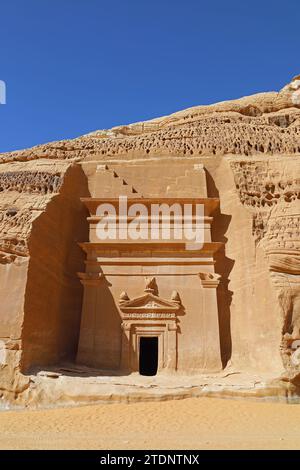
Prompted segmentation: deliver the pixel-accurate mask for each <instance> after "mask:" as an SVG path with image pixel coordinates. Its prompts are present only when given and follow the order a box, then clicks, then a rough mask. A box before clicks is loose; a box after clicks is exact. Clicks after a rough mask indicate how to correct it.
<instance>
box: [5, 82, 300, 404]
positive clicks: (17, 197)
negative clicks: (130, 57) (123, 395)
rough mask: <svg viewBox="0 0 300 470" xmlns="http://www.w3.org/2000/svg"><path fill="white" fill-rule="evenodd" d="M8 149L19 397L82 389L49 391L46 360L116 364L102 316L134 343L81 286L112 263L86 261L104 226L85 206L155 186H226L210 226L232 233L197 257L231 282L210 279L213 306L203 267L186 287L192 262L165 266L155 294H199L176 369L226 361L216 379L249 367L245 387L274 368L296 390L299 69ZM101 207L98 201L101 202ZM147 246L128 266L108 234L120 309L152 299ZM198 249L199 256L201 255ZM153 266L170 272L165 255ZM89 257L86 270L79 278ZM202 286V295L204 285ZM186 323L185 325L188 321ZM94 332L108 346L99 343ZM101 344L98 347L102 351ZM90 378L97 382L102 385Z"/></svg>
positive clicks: (10, 335) (8, 340)
mask: <svg viewBox="0 0 300 470" xmlns="http://www.w3.org/2000/svg"><path fill="white" fill-rule="evenodd" d="M0 162H1V165H0V191H1V195H0V290H1V309H0V362H1V363H0V389H1V391H2V393H3V396H4V398H5V399H9V400H11V401H13V400H14V399H15V398H16V397H17V401H19V402H20V403H25V402H27V401H28V400H29V401H30V403H38V402H39V400H40V401H41V402H43V403H44V402H45V401H46V402H47V400H48V401H50V402H51V400H54V399H53V396H54V395H55V400H58V401H59V400H60V398H59V397H62V395H68V391H66V385H65V383H64V386H63V388H62V390H63V391H62V392H61V395H59V394H58V395H57V393H58V392H57V388H56V391H55V394H54V395H53V394H52V395H51V393H52V392H49V396H48V398H47V399H45V396H47V393H46V391H45V390H44V389H43V387H45V389H47V383H48V382H47V380H48V379H47V380H45V381H44V382H43V380H42V379H41V378H39V379H38V380H35V379H34V377H37V376H36V372H37V371H38V370H41V369H44V370H46V369H50V368H51V367H52V368H53V367H58V368H59V367H60V368H61V367H62V365H63V364H64V363H68V364H70V363H71V364H73V365H74V364H75V362H76V360H77V364H80V365H81V366H82V365H83V366H84V365H86V366H90V367H94V368H95V370H97V368H98V369H99V367H102V366H103V365H104V366H105V364H106V365H107V366H108V364H109V361H108V362H106V361H105V360H104V359H103V358H104V356H103V355H105V354H108V355H109V354H111V350H108V349H107V347H108V346H107V344H104V343H103V338H102V336H101V331H105V332H106V333H105V334H106V335H108V336H107V338H110V340H109V341H111V342H110V343H109V342H108V344H112V345H113V348H114V351H115V354H121V353H120V351H121V349H120V348H121V346H120V345H119V343H118V341H121V340H120V339H119V337H121V336H120V335H121V333H118V334H114V333H113V331H115V330H113V329H114V328H117V327H119V326H120V321H121V319H120V318H118V316H117V317H116V318H115V320H113V319H111V320H109V321H110V323H105V324H103V325H102V326H101V322H100V323H99V324H98V326H97V328H96V327H95V329H94V330H93V329H92V328H91V326H90V325H91V320H88V318H89V317H88V315H89V313H88V312H89V311H90V310H89V309H91V308H92V307H91V305H94V306H95V307H94V308H96V309H98V310H99V308H100V307H98V304H97V303H93V302H92V300H91V297H90V295H89V296H88V298H87V297H85V301H84V302H83V287H82V284H81V282H82V281H84V282H83V284H85V283H86V280H88V282H94V281H95V279H94V278H93V276H96V274H97V273H98V274H99V272H98V271H97V270H95V271H93V269H91V266H89V264H88V263H87V264H86V263H85V254H84V251H83V250H82V249H81V248H80V245H81V247H83V246H84V244H86V243H87V242H88V241H89V236H90V237H92V233H93V230H92V226H91V225H90V235H89V227H88V222H87V217H88V211H87V209H86V207H85V204H88V207H89V209H90V206H89V204H92V202H91V203H87V201H88V200H91V201H92V200H93V199H95V198H103V199H105V198H116V197H118V195H119V194H125V195H127V197H128V198H129V199H130V198H131V199H138V198H143V199H144V200H150V199H151V198H161V199H163V198H173V199H176V200H183V199H184V198H197V197H199V198H202V199H203V198H204V199H207V200H212V199H215V200H219V206H218V207H217V206H216V208H215V210H214V212H213V213H212V214H211V215H212V216H213V222H212V226H211V234H210V231H207V234H206V236H207V237H208V238H207V239H206V242H207V243H211V244H213V243H215V244H216V243H219V244H220V246H221V244H222V247H221V248H220V247H219V249H218V250H217V249H215V250H214V255H213V256H214V263H211V264H210V266H211V267H209V268H207V267H203V263H202V262H201V263H202V264H201V263H200V264H199V265H196V264H195V263H194V265H196V268H195V273H196V271H197V272H198V273H199V276H198V282H199V286H200V285H201V286H202V287H201V289H202V288H203V292H204V290H205V287H203V286H205V285H209V283H211V284H214V289H217V290H216V297H215V301H214V300H213V297H212V295H211V294H209V295H210V297H209V299H210V300H209V302H210V303H209V304H207V305H209V307H208V310H207V311H206V310H205V308H204V310H201V309H202V307H200V303H201V302H202V300H201V298H202V297H201V295H202V294H201V292H202V291H201V292H200V291H199V292H198V291H197V288H196V283H195V284H193V282H194V280H193V281H191V280H190V281H189V282H190V284H189V285H190V286H191V287H190V291H189V290H188V289H187V288H186V284H185V281H184V280H183V277H182V278H180V276H183V274H182V273H183V271H182V270H177V268H176V269H175V268H174V269H173V268H172V269H173V271H172V270H171V271H172V273H173V274H172V275H173V276H177V277H178V285H176V282H175V281H174V278H172V279H171V280H170V279H169V281H168V280H167V277H165V278H164V277H160V278H159V279H158V278H157V275H155V276H154V277H155V278H156V281H157V286H158V294H157V302H158V303H160V305H161V306H162V305H164V308H165V311H166V312H167V311H168V312H169V313H170V314H171V312H172V311H173V310H172V309H173V308H174V309H175V310H176V308H177V307H176V305H177V304H176V302H179V301H178V299H180V302H182V304H180V305H183V306H186V307H187V311H186V312H185V315H183V316H182V318H181V319H180V322H182V323H181V325H182V332H183V333H182V336H180V332H178V335H179V336H178V339H177V340H176V344H178V346H177V349H176V347H175V342H174V344H173V346H172V348H173V349H172V351H173V350H174V348H175V349H176V351H177V352H176V354H177V355H178V358H177V360H176V361H177V362H176V361H175V362H174V361H173V359H172V360H171V362H170V363H172V367H171V369H172V374H173V373H174V372H176V371H177V370H178V372H180V373H181V374H183V375H187V376H188V375H189V374H194V376H195V374H198V375H199V374H201V373H202V374H203V373H208V372H209V371H211V370H213V371H214V374H216V375H214V378H210V384H211V385H212V386H213V384H214V382H215V383H216V384H217V383H219V382H220V381H221V382H222V379H221V377H224V376H225V375H226V372H228V373H230V374H231V373H232V374H239V375H240V377H241V379H240V383H239V380H237V382H236V384H235V386H236V388H237V389H238V390H239V392H238V393H239V394H242V393H243V392H242V391H241V390H242V389H243V383H245V381H244V382H243V380H244V379H243V377H244V376H245V374H246V375H247V374H255V376H258V377H261V380H262V381H264V377H268V381H269V382H268V384H266V386H265V388H264V387H262V388H264V389H265V390H266V395H270V393H271V394H276V393H277V391H278V393H279V394H280V393H281V390H284V392H282V395H284V394H285V393H291V394H293V395H294V396H298V387H299V385H300V384H299V381H300V354H299V353H298V346H299V345H300V236H299V235H300V234H299V221H300V76H298V77H295V78H294V79H293V80H292V81H291V83H290V84H288V85H287V86H285V87H284V88H283V89H282V90H281V91H280V92H278V93H277V92H271V93H260V94H256V95H253V96H249V97H245V98H241V99H238V100H234V101H225V102H222V103H217V104H214V105H210V106H196V107H193V108H190V109H187V110H184V111H180V112H177V113H174V114H172V115H170V116H166V117H162V118H157V119H153V120H151V121H146V122H140V123H135V124H130V125H124V126H118V127H115V128H113V129H110V130H100V131H96V132H92V133H90V134H88V135H85V136H82V137H79V138H76V139H73V140H68V141H61V142H54V143H49V144H44V145H39V146H37V147H34V148H32V149H27V150H22V151H16V152H11V153H6V154H0ZM199 170H200V172H199ZM83 198H84V200H83ZM84 201H85V204H84ZM207 204H208V203H207ZM91 216H92V217H94V216H95V214H94V213H93V209H91ZM89 223H90V222H89ZM210 237H211V238H210ZM90 241H91V239H90ZM85 246H86V245H85ZM211 246H213V245H211ZM214 246H215V247H216V246H217V245H214ZM97 249H98V248H97ZM138 249H140V247H139V248H138V247H133V246H132V247H130V250H131V251H130V257H129V258H128V260H127V261H128V263H129V264H130V266H131V267H130V268H128V264H126V263H125V264H126V268H125V267H122V266H121V265H120V263H119V261H118V263H119V264H118V266H119V267H118V268H116V267H114V269H112V268H110V267H109V266H110V264H112V261H111V259H112V258H113V257H116V255H115V254H114V255H112V254H110V253H111V252H110V251H109V249H108V248H105V249H104V248H103V250H104V251H105V250H106V251H105V253H104V252H103V253H104V254H103V253H102V255H101V256H102V257H103V258H105V263H104V265H103V266H105V269H104V271H103V272H104V277H106V278H107V279H109V282H110V283H111V276H113V277H114V279H115V280H116V281H114V284H113V287H112V288H111V289H110V288H109V289H108V291H107V295H109V296H110V295H111V296H112V298H109V297H106V300H105V305H106V307H105V308H106V309H107V308H108V309H111V306H109V305H110V302H113V304H114V306H115V307H114V309H113V311H114V312H115V314H116V315H119V314H120V315H121V313H120V312H121V310H122V309H121V306H122V305H123V307H124V305H125V304H126V302H127V303H128V302H129V303H128V305H127V304H126V305H127V307H128V308H129V307H130V308H137V304H136V303H135V301H138V302H144V301H145V302H146V300H147V301H149V299H150V297H149V295H150V294H151V293H146V294H145V293H144V294H145V295H146V297H147V296H148V297H147V299H146V297H143V296H144V294H143V289H144V277H145V276H146V274H147V269H143V270H141V273H142V274H143V273H145V276H142V277H141V282H134V283H130V282H129V280H128V278H126V276H124V275H123V274H122V272H121V271H122V269H124V273H125V274H126V273H127V274H128V273H129V271H130V270H131V271H130V273H131V274H130V276H132V275H136V274H137V270H138V269H141V266H146V265H147V262H146V261H145V256H144V255H143V256H142V255H141V254H136V255H134V256H133V254H134V253H138ZM144 249H145V247H143V250H144ZM89 250H90V249H89V248H87V249H86V250H85V251H86V252H87V253H88V256H89V257H88V261H90V265H92V264H93V263H94V264H95V265H96V264H97V263H98V258H99V256H100V255H99V254H98V255H97V256H96V255H95V253H94V252H93V253H91V254H89V253H90V252H89ZM118 250H119V251H118V256H117V257H118V258H120V259H123V261H122V262H123V263H124V259H125V258H126V256H127V257H128V254H126V253H128V251H127V252H126V250H125V252H123V251H122V250H123V249H121V248H118ZM176 250H177V251H176V253H175V254H174V253H173V254H172V255H170V254H169V255H168V257H167V258H166V259H164V261H163V262H162V257H163V256H165V255H162V254H161V253H160V252H159V250H158V251H157V252H155V253H154V252H152V254H151V256H150V258H151V257H152V258H153V259H154V258H155V259H156V261H155V263H156V265H155V266H157V265H158V264H159V263H161V265H163V264H165V265H168V263H169V262H170V259H173V261H172V263H171V264H172V265H174V263H175V261H174V259H175V258H178V257H179V256H180V257H183V258H184V256H185V255H183V254H182V252H181V251H180V249H179V248H178V249H176ZM140 253H141V252H140ZM175 255H176V256H175ZM95 256H96V258H95ZM201 256H202V255H201ZM172 257H173V258H172ZM132 258H135V261H133V260H132ZM158 258H159V259H160V261H159V263H158V261H157V259H158ZM127 261H126V262H127ZM152 261H153V260H152ZM114 262H115V261H114ZM210 262H211V260H209V262H208V265H209V263H210ZM134 263H135V264H134ZM185 263H187V264H186V266H187V265H189V266H190V264H188V263H190V261H187V260H186V261H185ZM148 264H149V263H148ZM175 264H176V263H175ZM150 265H151V263H150ZM101 266H102V265H101ZM120 266H121V267H120ZM132 266H137V268H134V269H133V268H132ZM155 269H156V271H155V270H154V271H155V273H156V274H157V273H158V275H159V276H161V274H162V272H163V268H162V267H161V268H159V269H158V268H155ZM170 269H171V268H170ZM184 269H187V268H186V267H185V268H184ZM193 269H194V268H193ZM193 269H191V268H189V269H187V271H186V273H185V274H184V276H189V275H190V276H194V274H195V273H194V271H193ZM128 270H129V271H128ZM171 271H170V270H169V271H168V273H170V272H171ZM77 273H81V275H80V276H81V277H80V279H79V278H78V275H77ZM93 273H94V274H93ZM168 273H167V274H168ZM98 274H97V275H98ZM147 275H148V274H147ZM149 275H150V277H151V276H152V275H153V269H152V271H151V269H149ZM118 276H119V277H118ZM122 276H123V278H122ZM210 276H213V277H212V278H211V277H210ZM152 277H153V276H152ZM121 279H125V281H124V282H123V280H121ZM136 279H138V278H136ZM164 279H165V281H164ZM185 279H188V277H186V278H185ZM191 279H194V278H191ZM216 279H218V282H219V281H220V282H219V285H218V282H216ZM95 282H96V281H95ZM97 282H98V281H97ZM205 283H206V284H205ZM207 283H208V284H207ZM173 284H174V285H173ZM122 286H123V287H122ZM199 288H200V287H199ZM174 291H175V292H174ZM121 294H122V295H123V298H121V303H120V295H121ZM151 295H154V296H155V295H156V294H155V293H154V294H153V293H152V294H151ZM151 295H150V296H151ZM198 295H199V298H198V297H197V296H198ZM189 296H192V297H193V296H194V301H192V300H191V298H189ZM127 297H128V298H127ZM141 298H143V299H144V300H140V299H141ZM176 299H177V300H176ZM152 300H153V299H152ZM154 300H155V298H154ZM122 302H124V304H122ZM130 302H131V303H130ZM164 302H165V303H164ZM198 304H199V318H198V317H197V314H196V313H197V305H198ZM99 305H100V304H99ZM138 307H139V308H144V307H143V306H141V305H140V304H138ZM161 308H162V307H161ZM180 308H181V307H180ZM168 309H169V310H168ZM98 310H97V311H98ZM100 310H101V308H100ZM175 310H174V311H175ZM189 311H191V312H192V313H190V315H189ZM116 312H117V313H116ZM124 312H127V310H124ZM201 312H202V313H201ZM209 312H211V315H209ZM131 313H132V312H131ZM99 314H100V313H99ZM206 314H207V316H206ZM213 318H214V320H213ZM197 321H199V324H198V323H197ZM204 321H206V322H208V323H205V322H204ZM82 322H83V323H82ZM201 322H202V323H201ZM203 322H204V323H203ZM80 323H81V326H80ZM173 326H174V325H173ZM171 327H172V325H171ZM171 327H170V328H171ZM185 328H186V329H185ZM197 328H199V331H200V330H201V334H200V333H199V336H197V334H196V330H197ZM157 331H158V333H157V335H160V334H162V335H163V334H164V333H163V330H162V329H160V328H158V330H157ZM170 331H171V330H170ZM140 334H141V335H142V333H140ZM170 338H171V336H170ZM172 338H173V339H172V341H175V336H172ZM189 338H190V339H189ZM197 338H200V340H199V341H200V343H199V351H198V350H197V346H196V345H197V341H198V339H197ZM170 341H171V340H170ZM205 341H207V344H205ZM89 342H91V344H92V343H93V344H98V345H99V348H98V349H97V348H96V349H93V348H91V347H90V346H89ZM120 344H121V343H120ZM217 344H218V345H219V346H217ZM78 345H79V346H78ZM191 345H192V346H191ZM210 345H213V346H211V347H210ZM218 347H219V349H218ZM180 348H181V349H180ZM189 348H190V349H191V350H193V354H192V353H191V351H190V350H189ZM93 351H98V353H99V356H97V357H95V360H94V362H93V361H92V359H91V358H92V357H94V356H93V354H94V353H93ZM189 351H190V352H189ZM212 351H213V352H212ZM98 353H97V354H98ZM124 354H125V353H124ZM170 354H171V353H170ZM101 355H102V356H101ZM218 355H219V359H220V360H219V359H218ZM124 357H125V356H124ZM115 359H116V357H115V356H113V355H112V356H111V360H110V363H111V366H112V368H113V369H115V370H118V369H119V368H118V365H117V362H116V360H115ZM172 361H173V362H172ZM201 364H202V365H201ZM207 364H210V365H211V367H208V365H207ZM206 365H207V369H206ZM68 367H71V366H70V365H69V366H68ZM78 367H79V366H78V365H76V366H74V368H75V369H74V370H75V372H74V373H75V376H76V374H77V375H78V374H79V375H80V372H78V371H79V370H80V369H78ZM126 367H128V364H127V366H126ZM71 368H72V367H71ZM222 369H225V371H224V370H222ZM218 370H219V372H218ZM94 373H95V374H96V375H97V373H96V372H94ZM218 373H219V376H218ZM224 374H225V375H224ZM102 375H103V372H102ZM104 375H105V373H104ZM175 375H176V374H175ZM172 380H173V381H174V380H175V379H174V378H173V379H172ZM274 381H275V382H274ZM200 382H201V380H200ZM200 382H199V383H200ZM202 382H203V380H202ZM202 382H201V383H202ZM246 382H247V381H246ZM265 382H266V381H265ZM78 383H79V382H78ZM78 383H77V388H78V389H80V387H79V386H78ZM95 383H97V381H96V382H95ZM185 383H187V384H188V383H189V379H188V378H187V379H186V382H185ZM270 383H272V385H270ZM274 384H275V385H274ZM239 385H240V387H239ZM73 386H74V385H72V387H73ZM95 386H96V385H95ZM70 387H71V385H70ZM50 388H51V387H50ZM286 389H288V390H289V391H290V392H286ZM270 390H272V391H271V392H270ZM91 393H95V396H97V393H96V392H95V391H93V392H91ZM99 393H100V392H99ZM218 393H220V391H218ZM45 394H46V395H45ZM87 394H88V392H87ZM259 394H262V391H261V389H260V391H259ZM41 396H43V399H41ZM76 396H77V397H80V390H78V392H77V395H76V394H75V397H73V398H72V400H73V402H74V401H75V402H76ZM51 397H52V398H51ZM78 400H79V398H78ZM61 401H64V400H63V399H62V398H61Z"/></svg>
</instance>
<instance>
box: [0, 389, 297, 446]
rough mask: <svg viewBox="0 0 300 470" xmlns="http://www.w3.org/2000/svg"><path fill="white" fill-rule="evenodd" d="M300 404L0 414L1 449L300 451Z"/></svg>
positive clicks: (187, 404)
mask: <svg viewBox="0 0 300 470" xmlns="http://www.w3.org/2000/svg"><path fill="white" fill-rule="evenodd" d="M299 448H300V405H286V404H278V403H261V402H252V401H243V400H225V399H223V400H222V399H216V398H189V399H184V400H174V401H166V402H151V403H149V402H148V403H132V404H103V405H94V406H82V407H77V408H60V409H47V410H24V411H3V412H0V449H109V450H112V449H299Z"/></svg>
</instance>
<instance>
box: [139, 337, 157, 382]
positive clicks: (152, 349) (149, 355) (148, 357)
mask: <svg viewBox="0 0 300 470" xmlns="http://www.w3.org/2000/svg"><path fill="white" fill-rule="evenodd" d="M157 366H158V337H157V336H155V337H142V338H140V374H141V375H156V373H157Z"/></svg>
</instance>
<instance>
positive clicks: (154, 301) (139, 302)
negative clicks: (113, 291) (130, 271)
mask: <svg viewBox="0 0 300 470" xmlns="http://www.w3.org/2000/svg"><path fill="white" fill-rule="evenodd" d="M179 308H180V306H179V305H178V302H176V301H169V300H165V299H162V298H161V297H158V296H157V295H154V294H152V293H151V292H148V293H146V294H144V295H142V296H141V297H135V298H134V299H131V300H125V301H124V300H120V309H121V311H122V312H133V313H134V312H149V311H150V310H151V311H152V312H157V313H158V312H166V313H168V312H170V313H171V312H176V311H178V310H179Z"/></svg>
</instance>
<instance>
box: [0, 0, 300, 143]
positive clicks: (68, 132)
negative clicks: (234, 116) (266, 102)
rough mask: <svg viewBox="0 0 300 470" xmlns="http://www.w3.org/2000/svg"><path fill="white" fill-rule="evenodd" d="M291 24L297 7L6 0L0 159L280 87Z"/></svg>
mask: <svg viewBox="0 0 300 470" xmlns="http://www.w3.org/2000/svg"><path fill="white" fill-rule="evenodd" d="M299 21H300V2H299V0H286V1H285V2H282V1H278V0H272V1H271V0H259V1H258V0H251V1H241V0H226V1H220V0H215V1H202V0H113V1H110V0H105V1H104V0H26V1H25V0H5V1H2V2H1V4H0V58H1V61H0V80H4V81H5V82H6V86H7V104H6V105H0V152H1V151H2V152H3V151H8V150H13V149H19V148H25V147H30V146H32V145H35V144H39V143H44V142H48V141H51V140H57V139H63V138H72V137H76V136H78V135H81V134H84V133H87V132H90V131H93V130H95V129H103V128H109V127H112V126H114V125H118V124H126V123H130V122H134V121H138V120H145V119H150V118H152V117H155V116H160V115H163V114H169V113H171V112H174V111H177V110H179V109H183V108H186V107H189V106H193V105H197V104H207V103H213V102H216V101H222V100H225V99H230V98H238V97H240V96H243V95H247V94H251V93H256V92H259V91H270V90H278V89H280V88H281V87H282V86H283V85H285V83H286V82H288V81H289V80H290V78H291V77H292V76H294V75H296V74H299V73H300V61H299V51H300V28H299Z"/></svg>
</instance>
